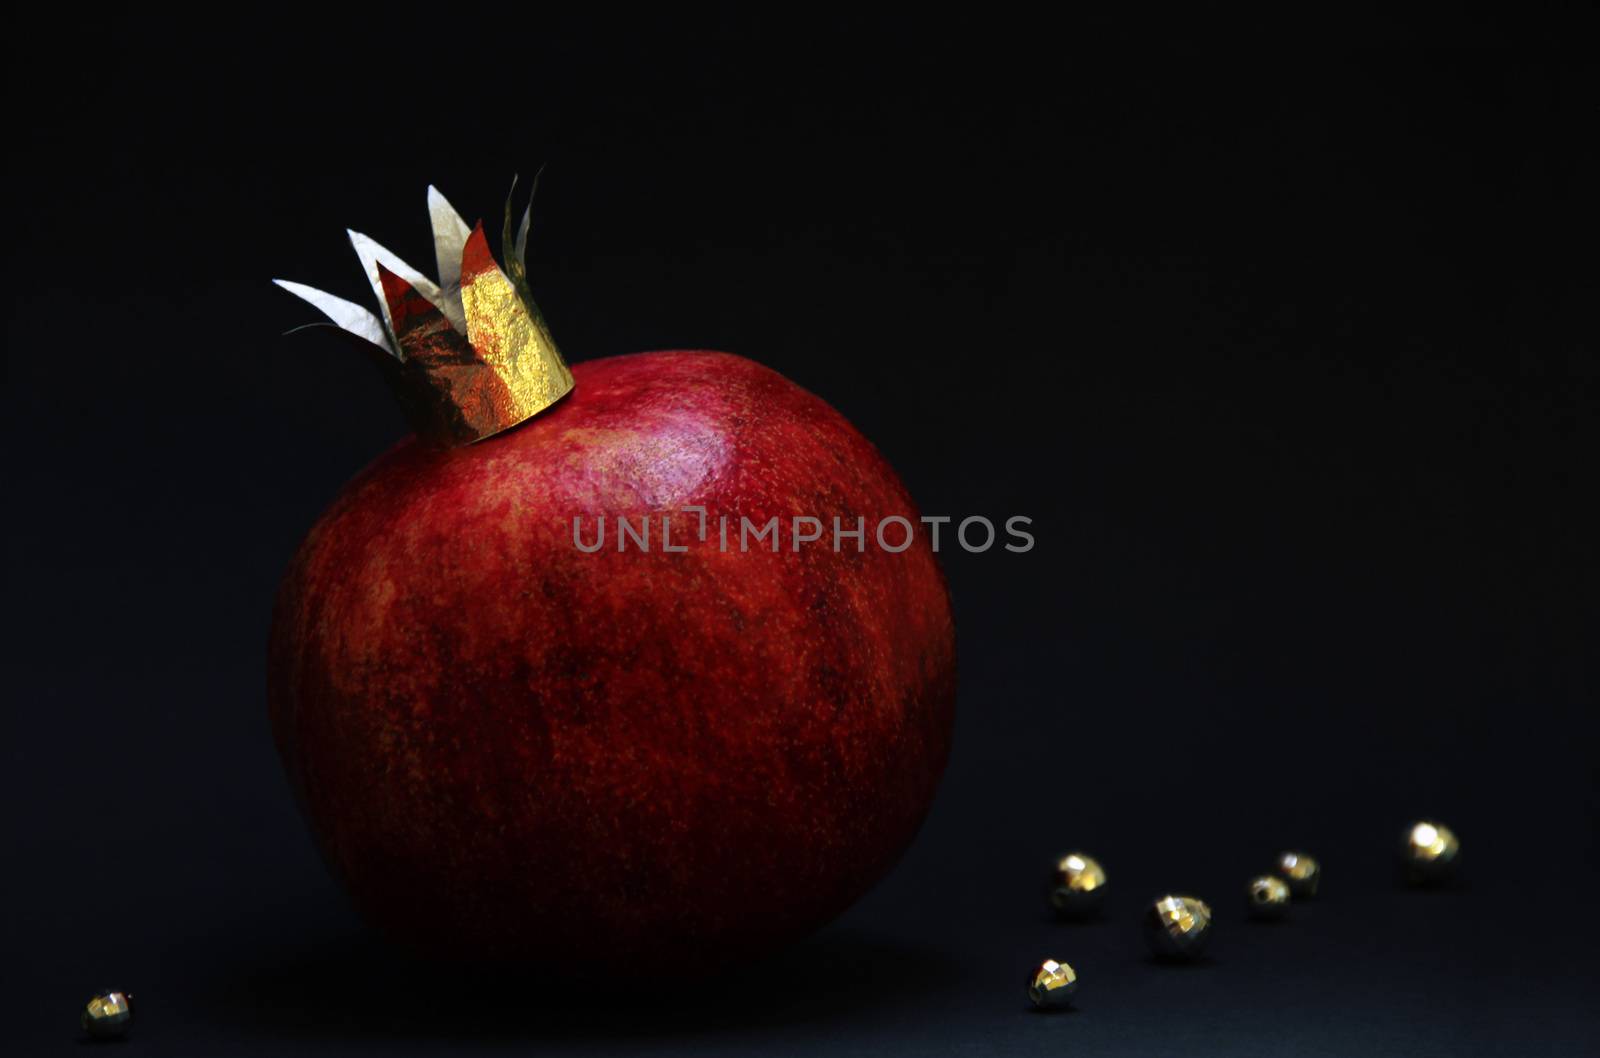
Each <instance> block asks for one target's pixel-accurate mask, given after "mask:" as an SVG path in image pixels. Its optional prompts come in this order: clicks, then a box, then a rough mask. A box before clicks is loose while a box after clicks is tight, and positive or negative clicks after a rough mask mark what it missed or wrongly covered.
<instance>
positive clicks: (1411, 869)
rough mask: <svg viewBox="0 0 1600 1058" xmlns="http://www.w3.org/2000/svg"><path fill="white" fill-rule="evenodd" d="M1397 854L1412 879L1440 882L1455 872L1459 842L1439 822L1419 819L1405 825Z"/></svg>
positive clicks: (1452, 833)
mask: <svg viewBox="0 0 1600 1058" xmlns="http://www.w3.org/2000/svg"><path fill="white" fill-rule="evenodd" d="M1400 857H1401V861H1402V862H1403V863H1404V865H1405V869H1406V876H1407V877H1408V878H1410V879H1411V880H1412V881H1413V882H1419V883H1426V882H1442V881H1444V880H1445V879H1446V878H1449V877H1450V875H1451V874H1453V873H1455V869H1456V864H1457V862H1458V861H1459V860H1460V858H1461V842H1460V840H1459V839H1458V838H1457V837H1456V834H1455V831H1453V830H1451V829H1450V828H1449V827H1447V826H1445V825H1444V824H1443V823H1433V822H1429V821H1427V820H1421V821H1418V822H1416V823H1413V824H1411V825H1410V826H1409V827H1407V828H1406V832H1405V835H1404V837H1403V838H1402V839H1401V844H1400Z"/></svg>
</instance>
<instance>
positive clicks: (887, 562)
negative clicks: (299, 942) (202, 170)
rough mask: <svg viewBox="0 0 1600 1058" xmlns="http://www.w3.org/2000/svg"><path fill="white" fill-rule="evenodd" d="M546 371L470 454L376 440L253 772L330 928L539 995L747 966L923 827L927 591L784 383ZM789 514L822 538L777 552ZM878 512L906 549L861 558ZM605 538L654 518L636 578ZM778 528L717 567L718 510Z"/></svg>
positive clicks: (283, 664)
mask: <svg viewBox="0 0 1600 1058" xmlns="http://www.w3.org/2000/svg"><path fill="white" fill-rule="evenodd" d="M573 372H574V375H575V376H576V379H577V387H576V389H575V390H574V392H573V393H572V395H571V396H569V397H567V398H566V399H565V400H563V401H562V402H561V403H559V404H558V405H556V406H555V407H554V408H552V409H550V410H549V411H547V412H545V413H544V414H542V415H539V416H537V417H536V418H534V419H533V420H530V421H529V422H527V423H524V424H523V425H521V426H519V427H517V428H515V429H513V430H510V431H508V432H507V433H504V434H502V435H500V436H498V437H494V438H491V439H489V440H486V441H483V442H480V443H478V444H474V445H470V446H467V447H464V448H456V449H451V450H447V451H441V450H436V449H431V448H428V447H425V446H424V445H422V444H419V443H417V442H416V441H415V440H414V439H407V440H405V441H402V442H401V443H400V444H399V445H397V446H396V447H395V448H394V449H392V450H390V451H389V452H388V453H386V454H385V455H383V456H381V457H380V458H379V459H378V460H377V461H376V462H375V463H374V464H373V465H372V466H370V467H368V468H367V469H366V470H365V471H363V472H362V473H361V474H360V475H359V476H358V477H357V478H356V479H354V480H353V481H352V482H351V483H350V484H349V485H348V486H346V488H345V489H344V490H343V492H342V493H341V494H340V496H339V497H338V499H337V500H336V501H335V502H334V504H333V505H332V507H331V508H330V509H329V510H328V511H327V512H326V513H325V514H324V515H323V516H322V518H321V519H320V520H319V521H318V522H317V524H316V525H315V526H314V527H313V528H312V530H311V532H310V533H309V535H308V536H307V538H306V540H305V542H304V543H303V544H302V545H301V547H300V549H299V551H298V553H297V554H296V555H295V557H294V559H293V560H292V562H291V564H290V567H289V570H288V572H287V573H286V575H285V577H284V580H283V584H282V586H281V588H280V591H279V595H278V600H277V605H276V608H275V612H274V618H273V628H272V637H271V646H270V651H269V664H268V672H269V681H268V682H269V703H270V710H271V718H272V725H273V731H274V736H275V738H276V740H277V745H278V749H279V752H280V754H281V756H282V758H283V762H284V765H285V768H286V770H287V772H288V775H289V779H290V782H291V785H292V786H293V788H294V791H295V794H296V796H297V798H298V799H299V802H300V804H301V807H302V809H303V812H304V814H305V816H306V818H307V820H308V822H309V824H310V827H311V829H312V831H313V833H314V835H315V837H316V840H317V843H318V845H319V847H320V848H321V850H322V853H323V855H324V857H325V858H326V860H327V862H328V863H329V865H330V867H331V869H332V870H333V872H334V874H335V875H336V876H337V877H338V878H339V879H340V880H341V881H342V882H343V883H344V885H345V886H346V888H347V889H348V891H349V893H350V895H351V896H352V898H353V899H354V901H355V903H356V905H357V906H358V907H359V908H360V909H361V911H362V912H363V914H364V915H366V916H367V917H368V919H369V920H370V921H372V922H373V923H375V924H376V925H378V926H379V927H380V928H382V929H383V930H385V931H386V932H388V933H390V934H391V935H393V936H395V937H396V938H398V939H400V940H402V941H405V942H407V943H410V944H413V945H415V946H418V947H420V948H422V949H424V950H427V951H429V952H432V953H435V954H438V955H442V956H447V957H460V958H467V959H476V960H482V959H492V960H512V961H517V962H519V963H520V964H521V965H523V966H524V967H525V968H527V969H529V970H532V971H536V972H538V971H543V972H549V973H553V974H557V975H562V974H583V973H586V972H589V971H596V970H600V969H603V968H606V967H615V966H616V965H617V964H618V960H619V959H627V958H638V957H652V958H657V959H664V960H670V961H671V965H673V966H674V967H678V968H684V969H692V968H708V967H712V966H715V965H717V964H719V963H724V962H727V961H729V960H732V959H737V958H741V957H745V956H753V955H757V954H761V953H764V952H767V951H770V950H773V949H774V948H776V947H778V946H780V945H782V944H784V943H786V942H788V941H791V940H793V939H796V938H798V937H800V936H802V935H804V934H806V933H808V932H810V931H812V930H814V929H815V928H817V927H818V926H820V925H822V924H824V923H826V922H827V921H828V920H830V919H831V918H833V917H834V916H836V915H837V914H839V913H840V912H841V911H843V910H844V909H845V908H846V907H848V906H849V905H850V904H851V903H852V902H853V901H854V900H856V899H857V898H858V897H859V896H860V895H861V894H862V893H863V892H865V891H866V890H867V889H868V888H869V887H870V886H871V885H872V884H873V883H874V882H875V881H876V880H877V879H879V878H880V877H881V876H882V875H883V874H884V873H885V872H886V871H887V870H888V869H889V868H890V867H891V866H892V865H893V863H894V862H895V860H896V859H897V858H898V857H899V855H900V854H901V852H902V851H903V850H904V848H905V847H906V845H907V844H908V843H909V842H910V840H911V838H912V837H913V835H914V834H915V832H916V830H917V828H918V826H919V825H920V823H921V820H922V818H923V816H924V815H925V813H926V811H927V808H928V805H929V803H930V801H931V800H932V797H933V794H934V790H935V787H936V785H937V783H938V779H939V776H940V773H941V772H942V771H943V768H944V763H945V759H946V757H947V755H948V751H949V744H950V736H951V727H952V721H953V711H954V699H955V641H954V626H953V623H952V620H951V613H950V604H949V597H948V594H947V591H946V588H945V583H944V579H943V577H942V575H941V574H940V571H939V569H938V565H937V561H936V559H935V556H934V555H933V553H932V550H931V548H930V547H929V544H928V540H927V534H926V533H925V532H923V531H922V530H923V528H924V527H923V526H921V525H920V524H918V523H917V512H916V509H915V508H914V506H913V505H912V502H911V499H910V497H909V496H908V495H907V493H906V490H905V488H904V486H903V485H902V484H901V483H900V481H899V479H898V478H897V476H896V475H895V473H894V472H893V470H892V469H891V468H890V467H889V465H888V464H887V463H886V462H885V461H884V459H883V458H882V456H880V455H879V454H878V452H877V451H876V450H875V449H874V448H873V447H872V445H871V444H870V443H868V442H867V441H866V439H865V438H863V437H862V436H861V435H860V434H859V433H858V432H857V431H856V430H855V429H854V428H853V427H852V426H850V424H849V423H848V422H846V421H845V419H844V418H843V417H842V416H841V415H839V414H838V413H837V412H836V411H834V410H833V409H832V408H830V407H829V406H828V405H827V404H826V403H824V402H823V401H822V400H820V399H818V398H817V397H815V396H813V395H812V394H810V393H808V392H806V391H805V390H803V389H801V388H800V387H798V386H796V385H794V384H793V383H791V382H789V381H788V380H786V379H785V378H783V377H782V376H781V375H778V374H777V373H775V372H773V371H770V370H768V369H766V368H764V367H761V366H759V365H757V364H755V363H753V362H751V361H749V360H745V359H742V358H739V357H736V356H731V355H729V354H725V353H709V352H658V353H642V354H637V355H633V356H623V357H615V358H611V359H606V360H598V361H591V362H588V363H582V364H578V365H576V366H575V367H574V368H573ZM684 506H702V507H704V508H705V509H706V518H707V526H706V529H707V531H706V538H705V540H704V541H701V540H699V539H698V538H697V536H698V530H699V516H698V515H697V514H695V513H692V512H691V513H683V512H681V511H680V508H682V507H684ZM601 515H604V516H605V519H606V535H605V546H604V547H603V548H601V549H600V550H599V551H597V552H594V553H585V552H584V551H582V550H580V549H579V548H578V547H577V546H576V545H575V542H574V530H573V520H574V518H575V517H579V518H581V519H582V522H581V529H582V539H583V542H584V543H585V544H586V545H591V546H592V544H593V543H594V540H595V537H596V533H597V531H598V525H597V523H598V518H599V516H601ZM663 515H670V516H671V522H672V525H671V538H670V543H671V546H672V547H673V548H680V547H682V548H686V549H687V550H684V551H676V550H674V551H667V550H665V549H664V548H663V546H662V545H663V540H662V536H661V533H662V517H663ZM796 515H801V516H811V517H815V518H817V519H820V520H821V522H822V524H823V526H824V529H823V536H822V539H820V540H817V541H814V542H811V543H803V544H802V545H801V546H800V549H799V550H798V551H797V552H796V551H793V550H791V547H792V537H791V521H790V519H791V517H792V516H796ZM891 515H900V516H902V517H904V518H906V519H907V520H909V521H910V522H911V523H912V524H913V525H914V526H916V528H917V530H918V531H917V533H916V539H915V541H914V542H913V544H912V545H911V546H910V547H909V548H908V549H907V550H905V551H903V552H900V553H890V552H888V551H886V550H884V549H882V548H880V547H879V545H878V543H877V541H876V540H875V539H874V532H873V530H874V527H875V526H876V524H877V522H878V520H879V519H880V518H883V517H887V516H891ZM618 516H625V517H627V518H628V519H629V522H630V524H631V525H632V526H633V527H634V529H635V530H636V531H637V529H638V527H639V525H640V520H641V517H643V516H648V517H649V518H650V522H651V524H650V537H649V543H650V548H649V550H648V551H647V552H646V551H641V550H640V549H639V548H638V547H637V546H636V545H635V542H634V540H633V538H631V537H630V538H629V539H628V546H627V549H626V550H625V551H619V550H618V540H617V536H618V534H617V522H616V519H617V518H618ZM722 516H726V517H727V518H728V521H729V540H728V547H727V550H726V551H724V550H722V549H721V546H720V540H719V537H720V532H719V525H720V522H719V519H720V518H721V517H722ZM774 516H776V517H777V518H778V520H779V525H780V535H781V541H780V550H779V552H778V553H776V554H774V553H772V552H771V551H770V550H769V548H770V546H771V545H770V541H769V540H762V541H759V542H758V541H756V540H755V539H754V538H752V539H751V542H750V545H749V550H748V551H741V550H740V543H739V529H740V519H741V517H744V518H749V519H750V521H751V522H752V523H753V524H754V525H755V526H757V527H760V526H762V525H764V524H765V523H766V522H767V520H768V519H770V518H772V517H774ZM835 516H838V517H839V519H840V520H841V523H842V525H843V527H844V528H845V529H853V528H854V527H855V526H856V519H857V518H860V517H864V518H865V519H866V529H867V538H866V542H865V550H864V551H860V552H858V551H857V550H856V546H857V545H856V542H855V541H854V540H853V539H852V538H848V537H846V538H843V540H842V545H841V549H840V550H838V551H835V550H834V547H833V532H832V530H833V519H834V517H835ZM902 536H903V532H902V530H901V527H899V526H897V525H891V526H890V527H888V528H887V529H886V530H885V540H886V541H887V542H888V543H889V544H890V545H891V546H899V544H900V541H901V539H902Z"/></svg>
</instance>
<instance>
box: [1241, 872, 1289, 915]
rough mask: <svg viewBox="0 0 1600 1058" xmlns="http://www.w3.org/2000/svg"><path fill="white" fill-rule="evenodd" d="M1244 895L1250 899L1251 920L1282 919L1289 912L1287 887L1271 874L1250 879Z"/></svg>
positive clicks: (1280, 879)
mask: <svg viewBox="0 0 1600 1058" xmlns="http://www.w3.org/2000/svg"><path fill="white" fill-rule="evenodd" d="M1245 893H1246V894H1247V895H1248V896H1249V898H1250V917H1251V918H1260V919H1271V918H1282V917H1283V913H1284V912H1285V911H1288V910H1289V887H1288V885H1286V884H1285V883H1284V881H1283V879H1282V878H1278V877H1276V876H1274V875H1271V874H1263V875H1262V876H1261V877H1259V878H1252V879H1250V884H1249V885H1248V886H1246V887H1245Z"/></svg>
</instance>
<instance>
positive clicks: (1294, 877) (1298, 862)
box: [1273, 852, 1322, 900]
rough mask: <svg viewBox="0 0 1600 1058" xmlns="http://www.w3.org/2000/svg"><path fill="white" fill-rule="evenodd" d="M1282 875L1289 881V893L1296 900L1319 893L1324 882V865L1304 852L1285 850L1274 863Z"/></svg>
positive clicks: (1274, 866) (1275, 868)
mask: <svg viewBox="0 0 1600 1058" xmlns="http://www.w3.org/2000/svg"><path fill="white" fill-rule="evenodd" d="M1273 869H1274V870H1276V871H1277V872H1278V874H1279V876H1280V877H1282V878H1283V880H1284V881H1286V882H1288V883H1289V894H1290V895H1291V896H1293V897H1294V898H1295V899H1296V900H1304V899H1305V898H1306V897H1308V896H1316V895H1317V886H1318V885H1320V884H1321V883H1322V865H1321V864H1320V863H1318V862H1317V861H1316V860H1315V859H1314V858H1312V857H1310V856H1307V855H1306V854H1305V853H1303V852H1284V853H1280V854H1279V855H1278V862H1277V863H1276V864H1274V865H1273Z"/></svg>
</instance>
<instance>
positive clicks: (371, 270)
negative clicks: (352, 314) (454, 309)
mask: <svg viewBox="0 0 1600 1058" xmlns="http://www.w3.org/2000/svg"><path fill="white" fill-rule="evenodd" d="M345 234H346V235H348V236H349V237H350V245H351V247H353V248H354V249H355V251H356V256H357V257H359V258H360V259H361V270H362V271H363V272H365V273H366V274H367V282H368V283H370V284H372V293H373V294H375V295H376V296H377V298H378V305H379V306H380V307H381V308H382V309H383V319H384V322H385V323H387V324H388V325H389V329H390V331H391V332H392V331H393V330H394V320H392V319H390V318H389V305H388V302H386V301H385V300H384V297H383V281H382V280H380V279H379V278H378V264H379V262H382V263H383V267H385V268H387V269H388V270H389V271H391V272H393V273H394V274H395V275H397V276H399V277H400V278H402V279H404V280H405V281H406V282H407V283H410V284H411V285H412V286H413V287H414V288H416V291H417V293H419V294H421V295H422V296H423V297H425V298H427V299H428V301H430V302H431V303H432V304H433V307H434V308H436V309H438V310H439V311H441V312H444V306H443V305H442V304H441V302H442V300H443V299H442V298H441V297H440V295H439V286H438V284H436V283H435V282H434V281H433V280H431V279H429V278H428V277H427V276H425V275H423V274H422V273H421V272H419V271H417V270H416V269H415V268H412V267H411V266H410V265H408V264H406V263H405V262H404V261H402V260H400V258H399V257H398V256H397V255H396V254H395V253H394V252H393V251H391V250H388V249H385V248H384V247H383V246H381V245H379V243H378V241H377V240H376V239H373V238H372V237H371V236H368V235H363V234H361V233H360V232H359V231H354V230H350V229H346V231H345ZM445 316H446V318H447V319H448V318H449V313H445Z"/></svg>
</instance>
